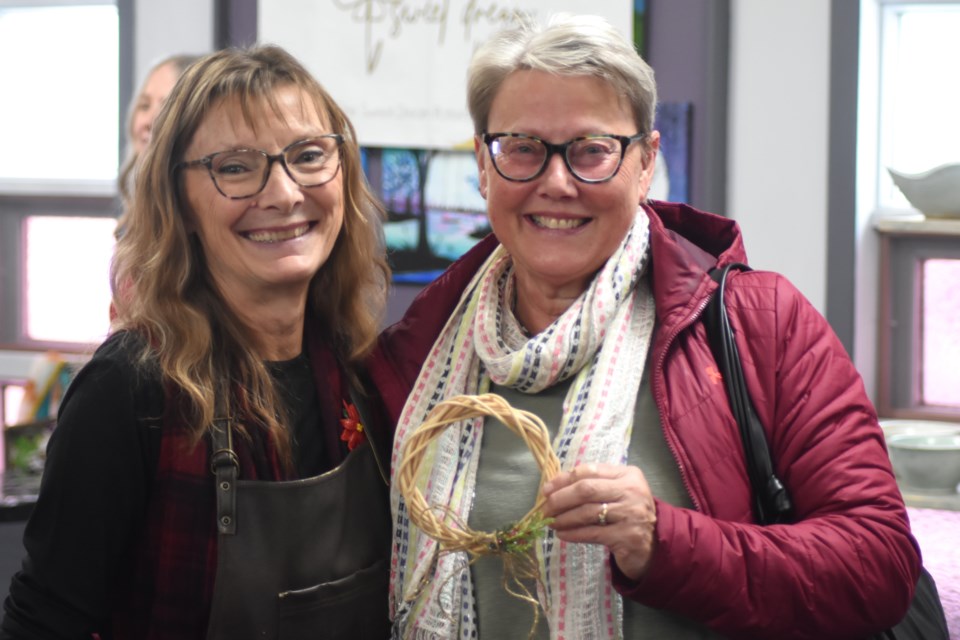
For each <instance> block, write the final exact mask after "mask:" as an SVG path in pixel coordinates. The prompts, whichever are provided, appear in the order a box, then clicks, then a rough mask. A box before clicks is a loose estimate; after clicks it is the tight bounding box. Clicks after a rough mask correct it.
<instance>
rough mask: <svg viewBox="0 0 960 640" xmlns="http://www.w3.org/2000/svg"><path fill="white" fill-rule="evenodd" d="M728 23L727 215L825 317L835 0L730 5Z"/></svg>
mask: <svg viewBox="0 0 960 640" xmlns="http://www.w3.org/2000/svg"><path fill="white" fill-rule="evenodd" d="M730 22H731V23H730V27H731V34H730V45H731V52H730V110H729V113H730V118H729V126H730V130H729V136H728V140H729V150H728V158H727V159H728V162H729V166H728V191H727V193H728V202H727V204H728V206H727V211H728V212H729V214H730V215H731V217H733V218H734V219H736V220H737V222H738V223H739V224H740V226H741V228H742V229H743V233H744V239H745V242H746V247H747V254H748V257H749V259H750V264H751V265H752V266H753V267H755V268H758V269H767V270H772V271H779V272H780V273H783V274H784V275H786V276H787V277H788V278H790V280H791V281H792V282H793V283H794V284H795V285H796V286H797V287H798V288H799V289H800V291H802V292H803V293H804V295H806V296H807V298H809V299H810V301H811V302H812V303H813V304H814V306H816V307H817V309H819V310H820V312H821V313H823V312H825V307H826V268H827V260H826V256H827V237H826V232H827V157H828V147H827V132H828V121H827V120H828V115H829V82H830V73H829V71H830V60H829V54H830V0H804V1H803V2H795V1H792V0H732V1H731V21H730Z"/></svg>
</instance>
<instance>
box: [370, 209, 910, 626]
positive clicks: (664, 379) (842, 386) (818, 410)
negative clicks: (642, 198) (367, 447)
mask: <svg viewBox="0 0 960 640" xmlns="http://www.w3.org/2000/svg"><path fill="white" fill-rule="evenodd" d="M647 210H648V214H649V215H650V231H651V240H650V244H651V252H652V259H651V278H652V284H653V292H654V297H655V300H656V310H657V330H656V332H655V338H654V344H653V347H652V360H651V362H652V363H653V364H652V366H653V369H652V371H650V372H649V375H650V381H651V387H652V390H653V394H654V397H655V399H656V403H657V407H658V409H659V412H660V418H661V423H662V426H663V429H664V433H665V435H666V439H667V443H668V444H669V446H670V449H671V450H672V452H673V454H674V457H675V459H676V462H677V464H678V465H679V468H680V472H681V475H682V477H683V480H684V484H685V486H686V488H687V491H688V493H689V495H690V497H691V498H692V500H693V503H694V505H695V507H696V510H689V509H682V508H679V507H675V506H672V505H669V504H666V503H663V502H659V501H658V502H657V517H658V521H657V540H656V547H655V553H654V558H653V562H652V564H651V566H650V569H649V571H648V573H647V574H646V575H645V576H644V577H643V578H642V579H641V580H639V581H636V582H634V581H630V580H629V579H627V578H626V577H625V576H623V575H622V574H620V573H619V572H618V571H616V570H615V576H614V578H615V584H616V586H617V588H618V590H619V591H620V592H621V593H622V594H623V595H624V596H626V597H629V598H632V599H634V600H636V601H638V602H641V603H643V604H645V605H647V606H651V607H657V608H661V609H666V610H670V611H673V612H676V613H678V614H680V615H683V616H686V617H689V618H692V619H695V620H698V621H700V622H703V623H704V624H706V625H708V626H709V627H711V628H713V629H715V630H716V631H718V632H719V633H721V634H723V635H725V636H728V637H730V638H798V639H799V638H810V639H817V640H823V639H827V638H862V637H866V636H868V635H870V634H871V633H873V632H876V631H878V630H881V629H883V628H886V627H889V626H891V625H892V624H894V623H895V622H897V621H898V620H899V619H900V618H901V617H902V616H903V614H904V613H905V612H906V610H907V607H908V606H909V603H910V600H911V597H912V594H913V589H914V585H915V583H916V580H917V576H918V574H919V570H920V558H919V551H918V548H917V546H916V543H915V541H914V539H913V537H912V536H911V534H910V528H909V524H908V521H907V516H906V509H905V507H904V504H903V500H902V498H901V495H900V492H899V489H898V488H897V484H896V481H895V480H894V476H893V472H892V470H891V467H890V462H889V459H888V457H887V454H886V451H885V448H884V444H883V435H882V432H881V430H880V428H879V425H878V424H877V416H876V413H875V411H874V408H873V406H872V405H871V403H870V401H869V399H868V398H867V395H866V392H865V390H864V387H863V383H862V381H861V379H860V376H859V375H858V373H857V371H856V370H855V369H854V367H853V364H852V362H851V361H850V359H849V357H848V356H847V354H846V352H845V351H844V349H843V346H842V345H841V344H840V342H839V340H838V339H837V338H836V336H835V335H834V333H833V331H832V330H831V329H830V327H829V325H828V324H827V322H826V320H825V319H824V318H823V317H822V316H821V315H820V314H819V313H818V312H817V311H816V310H815V309H814V308H813V307H812V306H811V305H810V303H809V302H808V301H807V300H806V299H805V298H804V297H803V296H802V295H801V294H800V293H799V292H798V291H797V290H796V289H795V288H794V287H793V285H791V284H790V283H789V282H788V281H787V280H786V279H785V278H783V277H781V276H779V275H777V274H774V273H769V272H747V273H736V272H734V273H731V275H730V277H729V279H728V286H727V295H726V304H727V308H728V310H729V313H730V316H731V323H732V324H733V327H734V330H735V331H736V338H737V345H738V347H739V350H740V354H741V358H742V360H743V364H744V373H745V376H746V379H747V385H748V387H749V390H750V395H751V397H752V398H753V402H754V405H755V406H756V410H757V413H758V415H759V417H760V420H761V421H762V422H763V424H764V425H765V426H766V429H767V436H768V440H769V442H770V446H771V451H772V455H773V457H774V460H775V464H776V472H777V474H778V476H779V477H780V478H781V479H782V480H783V482H784V484H785V485H786V486H787V488H788V489H789V491H790V492H791V496H792V498H793V502H794V520H795V522H794V523H793V524H789V525H773V526H766V527H763V526H758V525H755V524H752V523H751V520H752V515H751V499H750V485H749V481H748V479H747V475H746V469H745V466H744V458H743V447H742V444H741V442H740V436H739V432H738V430H737V425H736V422H735V420H734V418H733V415H732V414H731V412H730V409H729V405H728V402H727V398H726V393H725V390H724V388H723V383H722V381H721V380H720V379H719V376H718V375H717V374H716V363H715V361H714V359H713V356H712V354H711V352H710V347H709V344H708V342H707V337H706V332H705V330H704V326H703V323H702V322H701V321H700V319H701V316H702V314H703V310H704V308H705V306H706V304H707V302H708V301H709V298H710V296H711V294H712V293H713V291H714V290H715V289H716V286H717V285H716V283H714V282H713V280H712V279H711V278H710V276H709V275H708V271H709V270H710V269H711V268H712V267H713V266H715V265H717V264H719V265H720V266H722V265H724V264H727V263H730V262H745V261H746V256H745V252H744V249H743V243H742V239H741V237H740V233H739V229H738V228H737V225H736V223H734V222H733V221H731V220H729V219H726V218H722V217H719V216H715V215H712V214H709V213H704V212H701V211H697V210H696V209H693V208H691V207H688V206H685V205H679V204H672V203H660V202H657V203H653V204H652V205H651V206H650V207H648V208H647ZM495 246H496V240H495V239H494V238H492V237H491V238H487V239H486V240H484V241H483V242H481V243H480V244H479V245H478V246H477V247H475V248H474V249H473V250H471V251H470V252H469V253H468V254H466V255H465V256H464V257H463V258H461V260H459V261H458V262H457V263H455V264H454V265H453V266H451V267H450V269H448V271H447V272H446V273H445V274H444V275H443V276H441V277H440V278H439V279H438V280H436V281H434V282H433V283H432V284H431V285H430V286H428V287H426V288H425V289H424V291H423V292H421V294H420V295H419V296H418V297H417V298H416V299H415V300H414V302H413V303H412V304H411V306H410V309H409V310H408V312H407V314H406V315H405V317H404V318H403V320H401V321H400V322H398V323H397V324H395V325H394V326H392V327H390V328H389V329H388V330H387V331H386V332H385V333H384V334H383V336H382V338H381V342H380V345H379V347H378V352H377V354H376V356H375V361H376V362H378V363H379V364H381V365H383V366H374V367H373V371H374V375H373V377H374V378H375V382H376V385H377V387H378V388H379V390H380V392H381V393H382V394H383V396H384V400H385V402H386V404H387V408H388V412H389V413H390V415H391V418H392V419H393V420H396V419H397V418H398V417H399V414H400V412H401V411H402V408H403V402H404V400H405V399H406V395H407V393H408V392H409V391H410V389H411V388H412V386H413V384H414V382H415V381H416V376H417V373H418V372H419V368H420V364H421V363H422V362H423V361H424V359H425V358H426V355H427V353H428V352H429V349H430V347H431V346H432V344H433V341H434V339H435V338H436V336H437V335H438V333H439V331H440V330H441V329H442V327H443V325H444V323H445V322H446V319H447V316H448V315H449V313H450V311H451V310H452V309H453V307H454V305H455V304H456V302H457V300H458V299H459V297H460V294H461V293H462V291H463V288H464V286H465V285H466V283H467V282H468V281H469V279H470V277H471V276H472V275H473V274H474V272H475V271H476V269H477V268H478V267H479V265H480V264H481V263H482V262H483V260H484V259H485V258H486V256H487V255H489V253H490V252H491V251H492V250H493V248H494V247H495ZM638 364H639V363H638Z"/></svg>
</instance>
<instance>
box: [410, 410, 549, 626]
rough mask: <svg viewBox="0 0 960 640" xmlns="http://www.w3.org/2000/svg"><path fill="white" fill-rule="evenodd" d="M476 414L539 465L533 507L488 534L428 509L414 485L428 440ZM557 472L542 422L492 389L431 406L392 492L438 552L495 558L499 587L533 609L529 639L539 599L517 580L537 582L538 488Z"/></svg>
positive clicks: (541, 523)
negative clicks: (498, 426)
mask: <svg viewBox="0 0 960 640" xmlns="http://www.w3.org/2000/svg"><path fill="white" fill-rule="evenodd" d="M480 416H493V417H495V418H497V419H498V420H500V421H501V422H502V423H503V424H505V425H506V426H507V427H508V428H509V429H510V430H511V431H513V432H514V433H515V434H516V435H518V436H520V438H521V439H523V441H524V443H525V444H526V445H527V447H528V448H529V449H530V452H531V453H532V454H533V457H534V460H535V461H536V463H537V466H538V467H539V469H540V484H539V487H538V492H537V500H536V502H534V504H533V507H532V508H531V509H530V511H528V512H527V514H526V515H525V516H523V517H522V518H521V519H520V520H518V521H517V522H515V523H511V524H508V525H506V526H504V527H503V528H502V529H498V530H497V531H493V532H484V531H474V530H472V529H470V527H468V526H467V525H466V523H464V522H462V521H460V519H459V518H456V517H455V516H453V515H452V514H450V512H449V511H448V510H446V509H445V508H438V507H436V506H433V507H431V506H430V505H428V504H427V501H426V499H425V498H424V497H423V494H422V493H421V492H420V489H419V488H417V477H418V476H419V474H420V465H421V463H422V461H423V457H424V453H425V452H426V450H427V448H428V447H429V445H430V443H431V442H432V441H433V440H434V439H435V438H436V437H437V436H439V435H440V434H441V433H442V432H443V431H444V430H445V429H446V428H447V427H448V426H450V425H451V424H453V423H456V422H461V421H463V420H468V419H470V418H476V417H480ZM559 472H560V460H559V459H558V458H557V455H556V454H555V453H554V451H553V448H552V447H551V445H550V433H549V431H547V427H546V425H544V423H543V421H542V420H541V419H540V418H539V417H537V416H536V415H535V414H533V413H530V412H529V411H523V410H520V409H514V408H513V407H511V406H510V403H508V402H507V401H506V400H504V399H503V398H502V397H501V396H499V395H496V394H493V393H486V394H483V395H476V396H474V395H459V396H455V397H452V398H449V399H447V400H444V401H443V402H440V403H439V404H437V405H436V406H435V407H434V408H433V409H432V410H431V411H430V413H429V414H427V417H426V419H425V420H424V422H423V423H422V424H421V425H420V426H419V427H417V429H416V431H414V432H413V434H412V435H411V436H410V438H409V440H408V441H407V443H406V445H405V446H404V448H403V456H402V458H401V462H400V467H399V471H398V472H397V485H398V490H399V491H400V495H401V496H403V499H404V500H405V501H406V503H407V506H408V509H409V514H410V522H411V523H413V524H414V525H415V526H417V527H418V528H419V529H420V530H421V531H423V533H424V534H426V535H428V536H430V537H431V538H433V539H434V540H436V541H437V542H438V543H440V550H441V552H451V551H465V552H466V553H468V554H469V555H470V562H471V563H473V562H474V561H476V560H477V559H478V558H480V557H482V556H494V555H495V556H500V558H501V559H502V561H503V586H504V589H505V590H506V591H507V593H509V594H510V595H512V596H514V597H517V598H519V599H521V600H524V601H526V602H529V603H530V604H531V605H532V606H533V608H534V619H533V626H532V627H531V631H530V636H531V637H532V635H533V633H534V632H535V630H536V627H537V623H538V622H539V617H540V603H539V601H538V600H537V598H536V597H535V596H534V595H532V594H531V593H530V590H529V589H528V588H527V587H526V585H524V584H523V580H535V581H537V582H539V581H540V578H541V577H540V571H539V564H538V562H537V559H536V556H535V554H534V542H535V541H536V539H537V538H538V537H541V536H542V535H543V534H544V531H545V529H546V526H547V525H548V524H549V523H550V520H549V519H548V518H544V517H543V505H544V502H545V499H544V497H543V494H542V492H541V489H542V488H543V484H544V483H545V482H547V481H548V480H550V479H552V478H553V477H554V476H556V475H557V474H558V473H559ZM438 511H439V515H440V517H438V513H437V512H438ZM451 577H452V576H449V577H448V578H447V579H450V578H451Z"/></svg>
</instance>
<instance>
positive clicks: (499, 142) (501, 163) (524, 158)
mask: <svg viewBox="0 0 960 640" xmlns="http://www.w3.org/2000/svg"><path fill="white" fill-rule="evenodd" d="M646 137H647V134H645V133H638V134H636V135H632V136H618V135H614V134H598V135H590V136H580V137H578V138H573V139H572V140H567V141H566V142H564V143H561V144H553V143H551V142H547V141H545V140H542V139H540V138H538V137H536V136H531V135H527V134H525V133H508V132H499V133H484V134H483V136H482V138H483V142H484V144H485V145H486V146H487V148H488V149H489V150H490V159H491V160H492V161H493V167H494V169H496V170H497V173H499V174H500V175H501V176H502V177H503V178H505V179H506V180H510V181H512V182H529V181H530V180H534V179H536V178H538V177H540V175H541V174H542V173H543V172H544V170H545V169H546V167H547V164H548V163H549V162H550V158H551V156H553V154H555V153H557V154H560V156H561V157H562V158H563V162H564V164H566V165H567V169H568V170H569V171H570V173H571V174H572V175H573V177H574V178H576V179H577V180H579V181H580V182H586V183H589V184H596V183H598V182H607V181H608V180H610V179H612V178H613V177H614V176H615V175H617V172H618V171H620V167H621V165H623V157H624V155H625V154H626V152H627V147H629V146H630V145H631V144H633V143H634V142H638V141H640V140H643V139H644V138H646Z"/></svg>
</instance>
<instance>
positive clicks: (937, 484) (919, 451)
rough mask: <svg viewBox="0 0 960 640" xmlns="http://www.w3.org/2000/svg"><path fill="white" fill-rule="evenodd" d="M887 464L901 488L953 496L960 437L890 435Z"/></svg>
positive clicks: (959, 467) (959, 476)
mask: <svg viewBox="0 0 960 640" xmlns="http://www.w3.org/2000/svg"><path fill="white" fill-rule="evenodd" d="M887 445H888V447H889V449H890V461H891V462H892V463H893V468H894V470H895V471H896V472H897V476H898V477H899V479H900V482H901V484H902V485H903V486H904V488H912V489H917V490H920V491H928V492H931V493H945V494H952V493H956V492H957V485H958V484H960V434H940V435H917V434H900V435H892V436H890V438H889V439H888V440H887Z"/></svg>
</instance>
